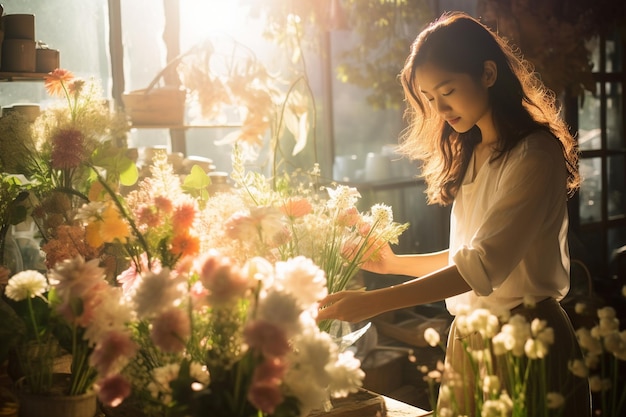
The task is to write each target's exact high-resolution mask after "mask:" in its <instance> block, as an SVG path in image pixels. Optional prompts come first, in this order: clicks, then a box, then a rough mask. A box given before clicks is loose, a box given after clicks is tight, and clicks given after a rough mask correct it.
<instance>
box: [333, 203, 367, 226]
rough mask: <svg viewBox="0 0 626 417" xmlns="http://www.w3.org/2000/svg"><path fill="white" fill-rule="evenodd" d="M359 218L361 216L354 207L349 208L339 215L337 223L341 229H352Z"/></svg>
mask: <svg viewBox="0 0 626 417" xmlns="http://www.w3.org/2000/svg"><path fill="white" fill-rule="evenodd" d="M360 218H361V215H360V214H359V211H358V210H357V209H356V207H350V208H348V209H345V210H343V211H342V212H341V213H339V215H338V216H337V223H338V224H339V226H342V227H352V226H354V225H356V224H357V222H358V221H359V219H360Z"/></svg>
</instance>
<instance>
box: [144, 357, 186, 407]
mask: <svg viewBox="0 0 626 417" xmlns="http://www.w3.org/2000/svg"><path fill="white" fill-rule="evenodd" d="M179 371H180V365H179V364H177V363H171V364H168V365H165V366H161V367H160V368H155V369H153V370H152V382H150V384H148V390H149V391H150V395H152V397H153V398H155V399H158V400H160V401H161V402H162V403H163V404H169V403H171V402H172V387H170V382H172V381H173V380H175V379H176V378H178V373H179Z"/></svg>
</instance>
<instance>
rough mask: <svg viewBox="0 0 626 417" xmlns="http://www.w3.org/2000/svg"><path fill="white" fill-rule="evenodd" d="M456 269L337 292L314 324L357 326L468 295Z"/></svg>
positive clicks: (324, 304)
mask: <svg viewBox="0 0 626 417" xmlns="http://www.w3.org/2000/svg"><path fill="white" fill-rule="evenodd" d="M470 290H471V287H470V286H469V285H468V284H467V282H465V280H464V279H463V277H462V276H461V274H460V273H459V271H458V269H457V268H456V265H449V266H446V267H444V268H442V269H439V270H438V271H435V272H433V273H431V274H427V275H424V276H423V277H421V278H416V279H413V280H411V281H407V282H404V283H402V284H399V285H394V286H391V287H387V288H381V289H378V290H372V291H341V292H337V293H334V294H330V295H328V296H327V297H326V298H324V299H323V300H322V301H320V311H319V314H318V318H317V319H318V320H326V319H338V320H343V321H349V322H359V321H362V320H366V319H369V318H371V317H374V316H377V315H379V314H381V313H385V312H387V311H392V310H398V309H401V308H406V307H412V306H416V305H420V304H428V303H433V302H436V301H441V300H444V299H446V298H448V297H452V296H454V295H458V294H462V293H465V292H467V291H470Z"/></svg>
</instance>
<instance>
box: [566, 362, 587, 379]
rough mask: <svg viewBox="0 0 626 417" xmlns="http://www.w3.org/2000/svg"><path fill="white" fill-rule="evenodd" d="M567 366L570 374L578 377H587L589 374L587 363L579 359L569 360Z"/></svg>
mask: <svg viewBox="0 0 626 417" xmlns="http://www.w3.org/2000/svg"><path fill="white" fill-rule="evenodd" d="M568 367H569V370H570V371H571V372H572V374H574V375H576V376H577V377H579V378H587V377H588V376H589V368H587V365H585V363H584V362H583V361H581V360H580V359H575V360H573V361H570V362H569V364H568Z"/></svg>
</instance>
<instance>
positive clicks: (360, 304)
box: [317, 290, 382, 323]
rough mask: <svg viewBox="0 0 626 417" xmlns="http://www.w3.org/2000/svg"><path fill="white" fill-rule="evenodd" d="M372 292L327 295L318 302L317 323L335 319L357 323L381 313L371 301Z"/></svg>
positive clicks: (345, 292) (356, 291) (352, 291)
mask: <svg viewBox="0 0 626 417" xmlns="http://www.w3.org/2000/svg"><path fill="white" fill-rule="evenodd" d="M374 292H375V291H364V290H351V291H339V292H336V293H334V294H329V295H328V296H326V298H324V299H323V300H322V301H320V310H319V313H318V315H317V321H318V322H320V321H322V320H328V319H337V320H341V321H347V322H351V323H357V322H360V321H363V320H366V319H369V318H370V317H373V316H376V315H378V314H380V313H382V311H378V310H377V308H376V306H377V304H376V303H373V302H372V300H371V298H372V295H373V293H374Z"/></svg>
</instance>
